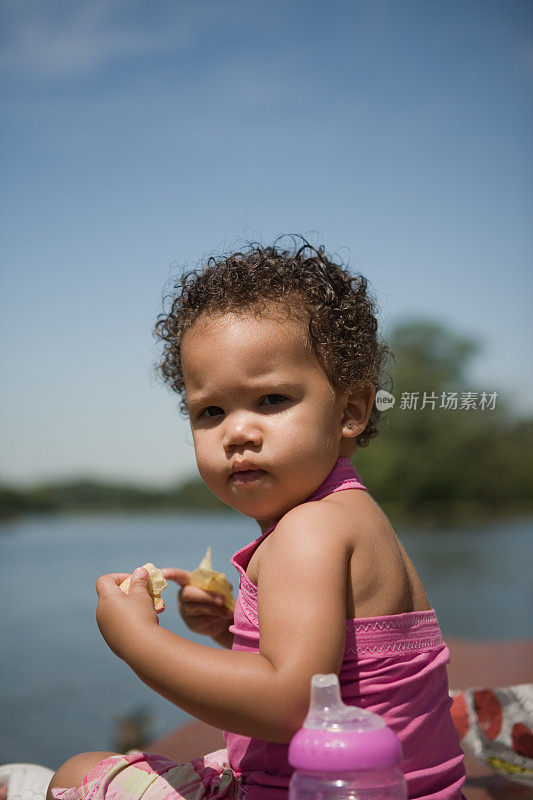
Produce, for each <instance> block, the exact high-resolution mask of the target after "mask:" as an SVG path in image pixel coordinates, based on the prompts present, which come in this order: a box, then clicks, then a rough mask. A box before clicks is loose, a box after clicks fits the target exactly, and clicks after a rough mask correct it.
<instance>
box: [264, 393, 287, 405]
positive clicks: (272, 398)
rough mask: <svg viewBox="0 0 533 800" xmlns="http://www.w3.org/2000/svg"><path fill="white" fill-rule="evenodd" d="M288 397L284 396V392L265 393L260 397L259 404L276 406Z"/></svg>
mask: <svg viewBox="0 0 533 800" xmlns="http://www.w3.org/2000/svg"><path fill="white" fill-rule="evenodd" d="M288 399H289V398H288V397H285V395H284V394H266V395H265V396H264V397H262V398H261V405H263V406H277V405H279V403H283V402H284V401H285V400H288Z"/></svg>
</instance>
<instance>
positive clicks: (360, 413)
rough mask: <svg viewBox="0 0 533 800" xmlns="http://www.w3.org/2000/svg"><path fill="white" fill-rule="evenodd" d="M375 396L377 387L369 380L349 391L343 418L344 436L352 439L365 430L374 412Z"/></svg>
mask: <svg viewBox="0 0 533 800" xmlns="http://www.w3.org/2000/svg"><path fill="white" fill-rule="evenodd" d="M375 396H376V388H375V386H374V385H373V384H371V383H369V382H365V383H363V384H360V385H359V386H357V388H356V389H354V390H353V391H351V392H349V393H348V396H347V398H346V401H345V405H344V415H343V418H342V436H343V438H345V439H352V438H355V437H356V436H359V434H360V433H362V432H363V431H364V429H365V428H366V426H367V424H368V418H369V417H370V414H371V412H372V406H373V405H374V398H375Z"/></svg>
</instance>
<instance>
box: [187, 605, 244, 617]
mask: <svg viewBox="0 0 533 800" xmlns="http://www.w3.org/2000/svg"><path fill="white" fill-rule="evenodd" d="M182 609H183V612H184V613H185V614H186V615H187V616H188V617H206V618H209V619H213V617H220V618H221V619H222V618H224V619H225V618H229V617H232V616H233V614H232V613H231V612H230V611H228V609H227V608H225V607H224V606H222V607H221V606H213V605H206V604H204V603H183V605H182Z"/></svg>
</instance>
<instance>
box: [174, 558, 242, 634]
mask: <svg viewBox="0 0 533 800" xmlns="http://www.w3.org/2000/svg"><path fill="white" fill-rule="evenodd" d="M161 571H162V573H163V575H164V576H165V578H166V580H167V581H174V582H175V583H177V584H178V585H179V586H181V589H180V591H179V593H178V608H179V612H180V614H181V616H182V617H183V620H184V622H185V624H186V625H187V627H188V628H189V629H190V630H191V631H194V632H195V633H203V634H205V635H206V636H212V637H213V638H215V637H217V636H220V635H221V634H223V633H225V632H226V631H227V630H228V625H229V623H230V622H231V621H232V620H233V612H232V611H229V610H228V609H227V608H226V606H225V604H224V598H223V597H222V595H219V594H218V595H217V594H213V593H212V592H204V590H203V589H198V588H197V587H196V586H190V585H189V578H190V575H191V573H190V572H188V571H187V570H185V569H174V568H173V567H164V568H163V569H162V570H161Z"/></svg>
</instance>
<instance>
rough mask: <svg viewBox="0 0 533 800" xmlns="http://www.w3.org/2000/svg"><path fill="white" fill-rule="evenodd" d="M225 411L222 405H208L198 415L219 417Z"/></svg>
mask: <svg viewBox="0 0 533 800" xmlns="http://www.w3.org/2000/svg"><path fill="white" fill-rule="evenodd" d="M223 413H224V411H223V410H222V409H221V408H220V406H207V408H204V409H203V411H200V413H199V414H198V417H199V418H200V417H218V416H219V415H220V414H223Z"/></svg>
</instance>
